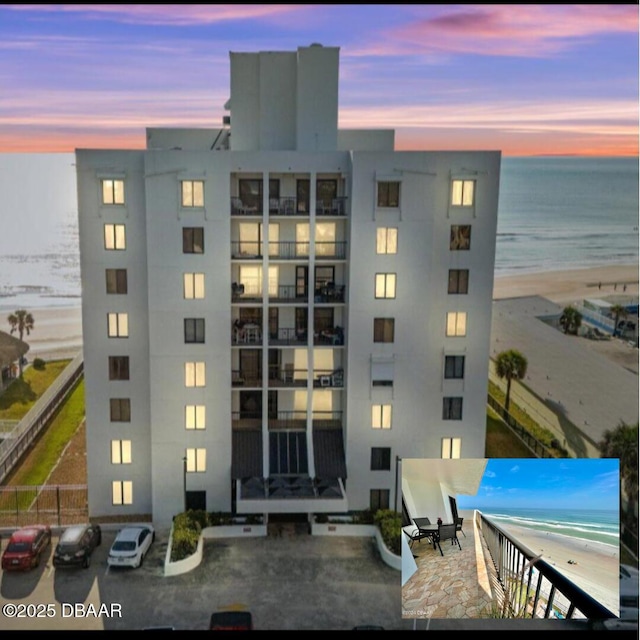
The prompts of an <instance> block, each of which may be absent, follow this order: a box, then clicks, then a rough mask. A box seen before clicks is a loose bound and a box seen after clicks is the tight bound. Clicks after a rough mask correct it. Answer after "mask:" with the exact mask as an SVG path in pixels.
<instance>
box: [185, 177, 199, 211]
mask: <svg viewBox="0 0 640 640" xmlns="http://www.w3.org/2000/svg"><path fill="white" fill-rule="evenodd" d="M182 206H183V207H187V208H190V207H204V181H203V180H183V181H182Z"/></svg>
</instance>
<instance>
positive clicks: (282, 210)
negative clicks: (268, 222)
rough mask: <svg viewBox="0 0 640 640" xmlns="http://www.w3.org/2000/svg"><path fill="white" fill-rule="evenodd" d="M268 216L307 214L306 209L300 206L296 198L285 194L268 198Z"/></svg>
mask: <svg viewBox="0 0 640 640" xmlns="http://www.w3.org/2000/svg"><path fill="white" fill-rule="evenodd" d="M269 215H270V216H308V215H309V213H308V209H305V207H303V206H300V207H298V201H297V199H296V198H293V197H290V196H287V197H284V198H269Z"/></svg>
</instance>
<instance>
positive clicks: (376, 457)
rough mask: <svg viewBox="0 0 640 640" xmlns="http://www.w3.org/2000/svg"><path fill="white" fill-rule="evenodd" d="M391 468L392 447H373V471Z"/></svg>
mask: <svg viewBox="0 0 640 640" xmlns="http://www.w3.org/2000/svg"><path fill="white" fill-rule="evenodd" d="M389 469H391V447H371V471H389Z"/></svg>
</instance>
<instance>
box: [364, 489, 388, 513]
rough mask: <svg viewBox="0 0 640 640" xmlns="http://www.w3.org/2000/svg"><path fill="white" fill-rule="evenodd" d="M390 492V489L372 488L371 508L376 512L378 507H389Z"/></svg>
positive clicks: (370, 492)
mask: <svg viewBox="0 0 640 640" xmlns="http://www.w3.org/2000/svg"><path fill="white" fill-rule="evenodd" d="M389 493H390V492H389V489H370V490H369V509H370V510H371V511H373V512H374V513H375V512H376V511H378V509H388V508H389Z"/></svg>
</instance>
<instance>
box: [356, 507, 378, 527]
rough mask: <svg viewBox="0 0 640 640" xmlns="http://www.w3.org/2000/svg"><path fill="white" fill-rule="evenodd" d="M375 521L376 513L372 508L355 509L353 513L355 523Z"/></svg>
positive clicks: (372, 522)
mask: <svg viewBox="0 0 640 640" xmlns="http://www.w3.org/2000/svg"><path fill="white" fill-rule="evenodd" d="M374 522H375V517H374V513H373V511H371V510H370V509H365V510H364V511H354V513H353V524H374Z"/></svg>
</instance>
